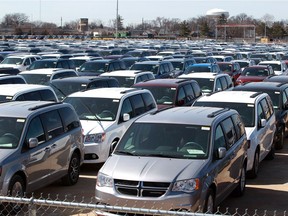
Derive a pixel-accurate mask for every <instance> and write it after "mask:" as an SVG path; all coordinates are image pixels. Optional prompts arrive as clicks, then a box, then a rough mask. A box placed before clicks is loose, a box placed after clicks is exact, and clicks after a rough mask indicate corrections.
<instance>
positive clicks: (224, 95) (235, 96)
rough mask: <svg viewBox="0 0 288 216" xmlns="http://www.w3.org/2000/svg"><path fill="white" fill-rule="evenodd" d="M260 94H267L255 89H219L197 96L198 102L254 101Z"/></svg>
mask: <svg viewBox="0 0 288 216" xmlns="http://www.w3.org/2000/svg"><path fill="white" fill-rule="evenodd" d="M261 95H267V94H266V93H261V92H257V91H220V92H215V93H213V94H210V95H209V94H208V95H206V96H205V97H201V98H199V99H198V100H197V101H199V102H207V101H209V102H227V103H254V102H255V101H256V99H257V98H259V97H261Z"/></svg>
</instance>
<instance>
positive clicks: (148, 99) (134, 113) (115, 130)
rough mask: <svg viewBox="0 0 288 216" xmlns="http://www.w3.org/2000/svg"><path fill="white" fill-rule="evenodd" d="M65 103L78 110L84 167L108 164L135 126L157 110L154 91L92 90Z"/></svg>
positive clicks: (73, 96)
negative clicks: (146, 115) (112, 151)
mask: <svg viewBox="0 0 288 216" xmlns="http://www.w3.org/2000/svg"><path fill="white" fill-rule="evenodd" d="M63 101H64V102H65V103H70V104H71V105H73V106H74V108H75V110H76V112H77V114H78V116H79V118H80V121H81V124H82V126H83V135H84V136H85V138H84V145H85V158H84V159H85V160H84V163H103V162H105V161H106V159H107V158H108V156H109V154H110V153H111V150H112V148H113V147H114V146H115V145H116V144H117V143H118V141H119V139H120V138H121V137H122V135H123V133H124V132H125V131H126V130H127V128H128V127H129V126H130V125H131V124H132V122H133V121H135V120H136V119H137V118H138V117H140V116H143V115H145V114H147V113H150V112H153V111H155V110H156V109H157V105H156V102H155V99H154V98H153V95H152V94H151V92H150V91H148V90H145V89H142V90H140V89H134V88H121V87H112V88H98V89H90V90H86V91H81V92H75V93H73V94H70V95H69V96H68V97H66V98H65V99H64V100H63Z"/></svg>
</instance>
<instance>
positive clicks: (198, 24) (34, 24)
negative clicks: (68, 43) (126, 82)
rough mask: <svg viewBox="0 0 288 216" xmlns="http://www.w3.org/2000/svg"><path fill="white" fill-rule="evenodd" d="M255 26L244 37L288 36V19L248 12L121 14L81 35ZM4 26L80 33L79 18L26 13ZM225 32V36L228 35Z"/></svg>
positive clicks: (230, 33) (194, 32)
mask: <svg viewBox="0 0 288 216" xmlns="http://www.w3.org/2000/svg"><path fill="white" fill-rule="evenodd" d="M235 24H237V25H253V26H255V29H254V31H255V35H252V34H251V29H247V30H246V33H245V34H247V35H244V37H246V36H247V37H249V36H251V37H265V36H267V37H268V38H274V39H283V38H285V37H287V35H288V21H287V20H281V21H275V20H274V16H273V15H270V14H265V15H264V16H263V17H262V18H261V19H255V18H253V17H252V16H248V15H247V14H245V13H240V14H238V15H236V16H231V17H228V18H226V17H225V16H224V14H223V15H220V16H219V17H216V19H215V17H213V18H212V17H208V16H198V17H194V18H189V19H187V20H181V19H178V18H165V17H157V18H155V19H154V20H145V21H144V20H142V23H138V24H127V25H126V26H125V25H124V19H123V17H122V16H120V15H119V16H118V19H117V21H116V19H115V20H111V21H109V23H108V24H106V25H105V24H104V22H103V21H101V20H100V19H98V20H93V21H91V22H89V23H88V30H89V31H88V32H81V34H92V32H94V31H99V30H101V33H102V35H104V36H105V35H113V34H114V33H115V32H114V31H115V28H116V25H117V29H118V30H119V31H125V32H127V36H131V34H132V33H134V34H138V35H147V34H151V35H155V36H159V35H171V36H172V35H174V36H177V37H201V38H203V37H205V38H213V37H215V34H216V26H218V25H219V26H221V25H227V26H228V25H231V26H232V25H235ZM0 27H1V28H0V29H2V32H0V34H3V30H4V33H5V32H6V33H7V32H10V33H11V34H15V35H22V34H29V35H33V34H41V35H57V34H58V35H59V34H75V33H78V34H79V33H80V32H79V20H74V21H70V22H65V23H64V24H63V25H62V23H61V26H57V25H56V24H55V23H52V22H51V23H50V22H41V21H31V20H29V16H27V15H26V14H24V13H13V14H6V15H4V17H3V18H2V21H1V22H0ZM217 34H218V35H217V36H219V37H225V38H230V37H231V38H236V37H243V29H241V28H237V27H235V28H229V29H225V32H224V30H223V29H219V30H218V33H217ZM224 34H225V35H224Z"/></svg>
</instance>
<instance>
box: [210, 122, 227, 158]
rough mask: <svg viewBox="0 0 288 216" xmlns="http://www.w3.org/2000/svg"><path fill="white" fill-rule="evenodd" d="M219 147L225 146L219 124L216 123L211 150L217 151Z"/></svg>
mask: <svg viewBox="0 0 288 216" xmlns="http://www.w3.org/2000/svg"><path fill="white" fill-rule="evenodd" d="M220 147H224V148H226V141H225V136H224V132H223V130H222V127H221V125H218V126H217V127H216V130H215V136H214V148H213V152H214V153H217V149H218V148H220Z"/></svg>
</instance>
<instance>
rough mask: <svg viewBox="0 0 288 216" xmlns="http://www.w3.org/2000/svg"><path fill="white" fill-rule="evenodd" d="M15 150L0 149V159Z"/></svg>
mask: <svg viewBox="0 0 288 216" xmlns="http://www.w3.org/2000/svg"><path fill="white" fill-rule="evenodd" d="M15 151H16V150H15V149H0V158H1V160H0V161H3V160H5V159H6V158H8V157H9V156H10V155H11V154H13V153H14V152H15Z"/></svg>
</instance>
